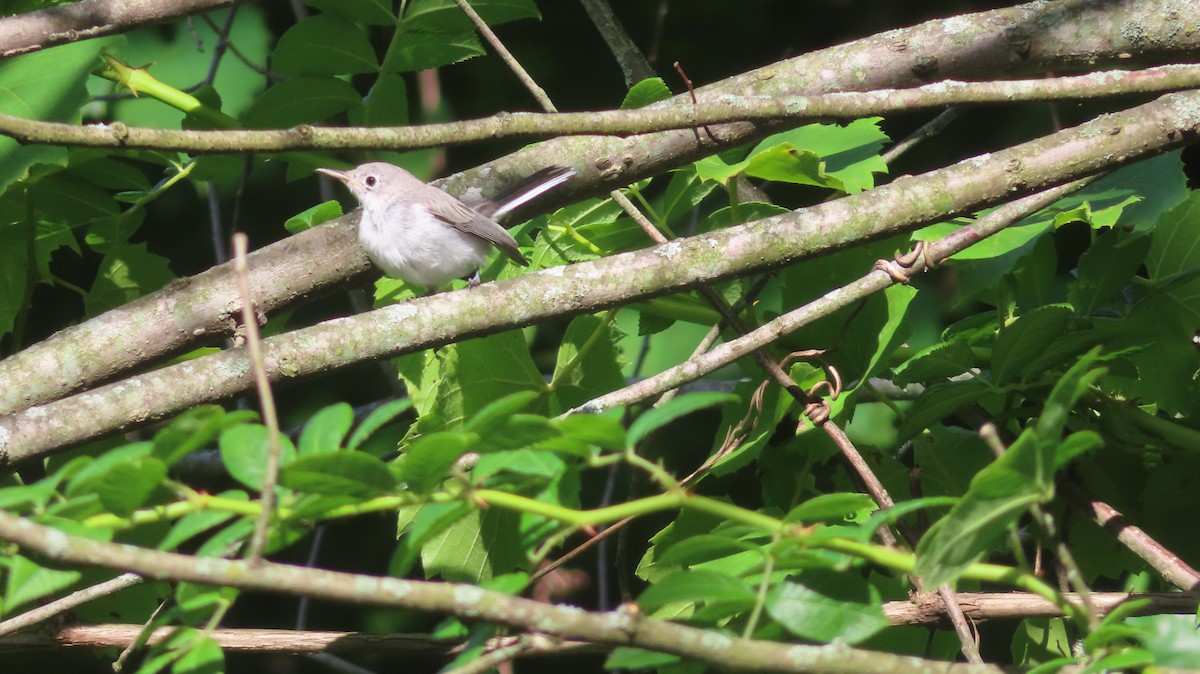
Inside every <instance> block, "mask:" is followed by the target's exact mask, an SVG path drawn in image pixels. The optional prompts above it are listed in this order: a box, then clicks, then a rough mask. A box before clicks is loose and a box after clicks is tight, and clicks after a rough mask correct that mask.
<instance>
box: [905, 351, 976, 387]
mask: <svg viewBox="0 0 1200 674" xmlns="http://www.w3.org/2000/svg"><path fill="white" fill-rule="evenodd" d="M975 364H976V358H975V354H974V352H972V351H971V347H969V346H967V345H966V344H964V343H962V342H950V343H946V342H941V343H938V344H934V345H933V346H930V347H927V348H924V349H922V350H920V351H918V352H917V353H915V354H913V355H912V356H911V357H910V358H909V359H908V360H906V361H904V363H903V364H902V365H900V367H898V368H896V376H895V381H896V383H897V384H898V385H900V386H904V385H906V384H912V383H914V382H936V381H938V380H941V379H949V378H951V377H954V376H957V375H960V374H962V373H964V372H966V371H967V370H969V369H971V368H972V367H974V366H975Z"/></svg>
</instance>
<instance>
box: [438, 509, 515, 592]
mask: <svg viewBox="0 0 1200 674" xmlns="http://www.w3.org/2000/svg"><path fill="white" fill-rule="evenodd" d="M519 520H520V515H519V514H517V513H514V512H512V511H509V510H503V509H501V508H488V509H486V510H478V509H473V510H471V511H469V512H468V513H467V514H466V515H464V516H463V517H460V518H458V519H456V520H455V521H454V522H453V523H452V524H451V525H450V526H449V527H447V528H446V529H444V530H443V531H441V532H440V533H439V534H438V535H436V536H434V537H432V538H431V539H430V540H429V542H428V543H426V544H425V545H424V546H422V548H421V564H422V566H424V568H425V576H426V577H427V578H430V577H433V576H441V577H442V578H445V579H446V580H448V581H451V582H467V583H478V582H481V581H486V580H489V579H491V578H492V577H494V576H496V575H500V574H505V573H509V572H511V571H513V570H515V569H517V568H518V567H519V566H521V565H522V564H524V563H525V550H524V548H523V547H522V541H521V536H520V532H519V530H518V523H519Z"/></svg>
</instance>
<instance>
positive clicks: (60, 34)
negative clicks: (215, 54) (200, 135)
mask: <svg viewBox="0 0 1200 674" xmlns="http://www.w3.org/2000/svg"><path fill="white" fill-rule="evenodd" d="M240 2H243V0H186V1H180V0H80V2H75V3H71V4H67V5H60V6H58V7H49V8H46V9H39V10H38V11H36V12H27V13H25V14H17V15H15V16H6V17H3V18H0V58H8V57H9V56H16V55H17V54H24V53H27V52H32V51H37V50H39V49H45V48H46V47H53V46H54V45H56V44H63V43H66V42H75V41H77V40H86V39H88V38H93V37H102V36H104V35H113V34H116V33H125V32H128V31H131V30H134V29H135V28H141V27H142V26H145V25H147V24H151V23H158V22H160V21H170V20H171V19H178V18H181V17H185V16H191V15H192V14H200V13H202V12H211V11H212V10H214V9H221V8H222V7H229V6H230V5H236V4H238V3H240Z"/></svg>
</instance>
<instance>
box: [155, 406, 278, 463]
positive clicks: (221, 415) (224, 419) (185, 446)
mask: <svg viewBox="0 0 1200 674" xmlns="http://www.w3.org/2000/svg"><path fill="white" fill-rule="evenodd" d="M256 419H258V415H257V414H256V413H254V412H250V411H238V412H229V413H226V412H225V409H224V408H222V407H221V406H220V405H199V406H197V407H193V408H192V409H190V410H188V411H186V412H184V413H183V414H181V415H179V416H177V417H175V418H174V419H172V420H171V423H170V424H168V425H167V427H166V428H163V429H162V430H160V431H159V432H157V433H155V434H154V449H153V450H152V452H151V453H152V454H153V455H154V456H155V457H156V458H158V459H159V460H161V461H162V462H163V463H165V464H166V465H168V466H171V465H174V464H175V462H176V461H179V460H180V459H182V458H183V457H185V456H187V455H188V454H191V453H192V452H194V451H196V450H198V449H201V448H203V447H205V446H206V445H208V444H211V443H212V442H213V441H214V440H216V439H217V436H218V435H220V434H221V431H224V430H225V429H226V428H229V427H230V426H235V425H237V424H241V423H247V422H250V421H255V420H256Z"/></svg>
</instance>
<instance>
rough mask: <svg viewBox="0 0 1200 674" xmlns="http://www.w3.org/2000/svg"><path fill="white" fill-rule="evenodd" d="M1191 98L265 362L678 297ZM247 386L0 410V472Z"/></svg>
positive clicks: (1187, 109) (908, 226) (479, 291)
mask: <svg viewBox="0 0 1200 674" xmlns="http://www.w3.org/2000/svg"><path fill="white" fill-rule="evenodd" d="M1198 103H1200V92H1187V93H1180V94H1168V95H1166V96H1163V97H1162V98H1160V99H1159V100H1157V101H1154V102H1153V103H1148V104H1146V105H1142V106H1139V107H1136V108H1133V109H1130V110H1128V111H1125V112H1123V113H1118V114H1113V115H1107V116H1104V117H1101V118H1098V119H1096V120H1092V121H1090V122H1087V123H1085V124H1082V125H1080V126H1078V127H1075V128H1072V129H1068V130H1065V131H1061V132H1058V133H1056V134H1052V135H1049V136H1046V137H1043V138H1040V139H1038V140H1034V141H1030V142H1027V143H1023V144H1021V145H1017V146H1015V147H1012V148H1009V149H1006V150H1001V151H998V152H994V153H991V154H990V155H988V156H987V157H986V158H976V159H968V160H966V161H962V162H959V163H958V164H955V165H953V166H950V167H947V168H944V169H938V170H935V171H930V172H928V173H925V174H923V175H920V176H915V177H911V176H909V177H902V178H900V179H898V180H896V181H895V182H893V183H891V184H889V185H885V186H882V187H879V188H877V189H875V190H871V191H870V192H863V193H861V194H857V195H851V196H848V197H845V198H843V199H839V200H836V201H831V202H825V203H822V204H819V205H817V206H814V207H811V208H807V209H801V210H799V211H796V212H794V213H788V214H784V215H779V216H775V217H771V218H765V219H763V220H759V221H755V222H751V223H748V224H745V225H741V226H737V227H730V228H727V229H723V230H719V231H715V232H711V233H707V234H703V235H700V236H695V237H691V238H687V239H679V240H676V241H672V242H670V243H668V244H666V245H663V246H658V247H655V248H651V249H648V250H641V251H634V252H629V253H624V254H620V255H615V256H611V257H608V258H604V259H600V260H594V261H589V262H582V263H578V264H574V265H569V266H566V267H553V268H549V269H544V270H541V271H539V272H536V273H532V274H527V275H525V276H522V277H520V278H516V279H511V280H508V281H502V282H498V283H491V284H485V285H483V286H480V287H477V288H472V289H469V290H466V291H460V292H452V293H443V294H441V295H436V296H433V297H426V298H419V299H414V300H411V301H409V302H405V303H403V304H400V305H395V306H390V307H385V308H383V309H379V310H376V311H372V312H368V313H366V314H360V315H358V316H354V317H349V318H341V319H336V320H332V321H327V322H325V323H321V324H318V325H315V326H312V327H309V328H304V329H301V330H297V331H295V332H291V333H288V334H285V335H280V336H277V337H274V338H271V339H268V340H265V341H264V347H265V356H266V361H267V366H268V369H269V371H270V374H271V377H272V379H273V380H276V381H279V380H287V379H293V378H295V377H298V376H302V375H309V374H317V373H320V372H325V371H328V370H331V369H334V368H337V367H342V366H344V365H347V364H349V363H353V362H358V361H361V360H366V359H371V358H379V357H384V356H391V355H398V354H402V353H410V352H412V351H416V350H420V349H425V348H429V347H433V346H439V345H441V344H445V343H448V342H451V341H456V340H461V339H467V338H470V337H474V336H480V335H485V334H490V333H493V332H496V331H499V330H504V329H509V328H515V327H523V326H526V325H530V324H532V323H534V322H537V321H539V320H544V319H547V318H550V317H558V316H569V315H574V314H578V313H582V312H586V311H595V310H598V309H604V308H608V307H611V306H615V305H618V304H622V303H626V302H630V301H634V300H637V299H644V298H648V297H651V296H655V295H662V294H668V293H672V292H678V291H681V290H685V289H687V288H691V287H695V286H698V285H702V284H705V283H710V282H713V281H717V280H722V279H726V278H732V277H735V276H739V275H745V274H749V273H753V272H756V271H761V270H763V269H767V268H771V267H777V266H782V265H787V264H791V263H794V262H797V261H799V260H802V259H807V258H810V257H814V256H816V255H820V254H822V253H826V252H830V251H833V250H837V249H840V248H843V247H846V246H849V245H852V244H854V243H858V242H862V241H867V240H872V239H875V238H879V237H882V236H885V235H888V234H894V233H898V232H903V231H909V230H912V229H915V228H917V227H919V226H922V225H924V224H927V223H930V222H937V221H940V220H944V219H946V218H948V217H952V216H955V215H958V214H961V213H965V212H970V211H974V210H978V209H980V208H984V207H987V206H991V205H994V204H997V203H1002V202H1004V201H1005V200H1008V199H1011V198H1013V197H1014V196H1018V195H1020V194H1025V193H1030V192H1035V191H1038V190H1042V189H1045V188H1047V187H1050V186H1053V185H1058V184H1061V183H1063V182H1066V181H1070V180H1074V179H1077V178H1079V177H1082V176H1087V175H1090V174H1093V173H1096V172H1099V171H1104V170H1110V169H1113V168H1116V167H1117V166H1120V165H1123V164H1127V163H1130V162H1132V161H1135V160H1137V159H1140V158H1144V157H1147V156H1150V155H1152V154H1155V153H1158V152H1163V151H1166V150H1168V149H1171V148H1175V147H1179V146H1180V145H1183V144H1184V143H1187V142H1189V141H1190V140H1191V139H1192V138H1193V137H1194V136H1195V135H1196V133H1197V132H1198V131H1200V106H1198ZM826 297H827V298H830V297H831V296H828V295H827V296H826ZM760 330H761V329H760ZM251 379H252V378H251V377H250V371H249V363H248V361H247V360H246V354H245V353H244V351H243V350H240V349H231V350H226V351H223V352H221V353H218V354H214V355H211V356H207V357H204V358H199V359H196V360H192V361H188V362H185V363H180V364H177V365H172V366H170V367H166V368H163V369H161V370H156V371H153V372H149V373H146V374H143V375H138V376H136V377H131V378H129V379H127V380H125V381H123V382H120V383H117V384H112V385H109V386H107V387H104V388H101V389H97V390H95V391H92V392H88V393H83V394H79V395H76V396H74V397H71V398H66V399H63V400H59V401H56V402H52V403H47V404H43V405H39V406H35V407H31V408H28V409H26V410H23V411H21V412H17V413H13V414H8V415H4V416H2V417H0V464H4V463H10V462H13V461H19V460H21V459H25V458H29V457H32V456H36V455H38V454H41V453H43V452H46V451H50V450H52V449H54V448H57V447H62V446H65V445H70V444H73V443H77V442H82V441H84V440H86V439H89V438H93V437H97V436H100V435H103V434H106V433H110V432H113V431H116V430H119V429H122V428H126V427H128V426H130V425H132V424H134V423H141V422H144V421H147V420H150V419H156V418H162V417H164V416H167V415H170V414H173V413H176V412H178V411H181V410H183V409H185V408H187V407H189V406H192V405H195V404H197V403H201V402H207V401H214V400H219V399H221V398H223V397H226V396H228V395H232V394H234V393H237V392H240V391H242V390H245V389H246V388H247V387H248V386H249V385H250V384H251Z"/></svg>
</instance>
